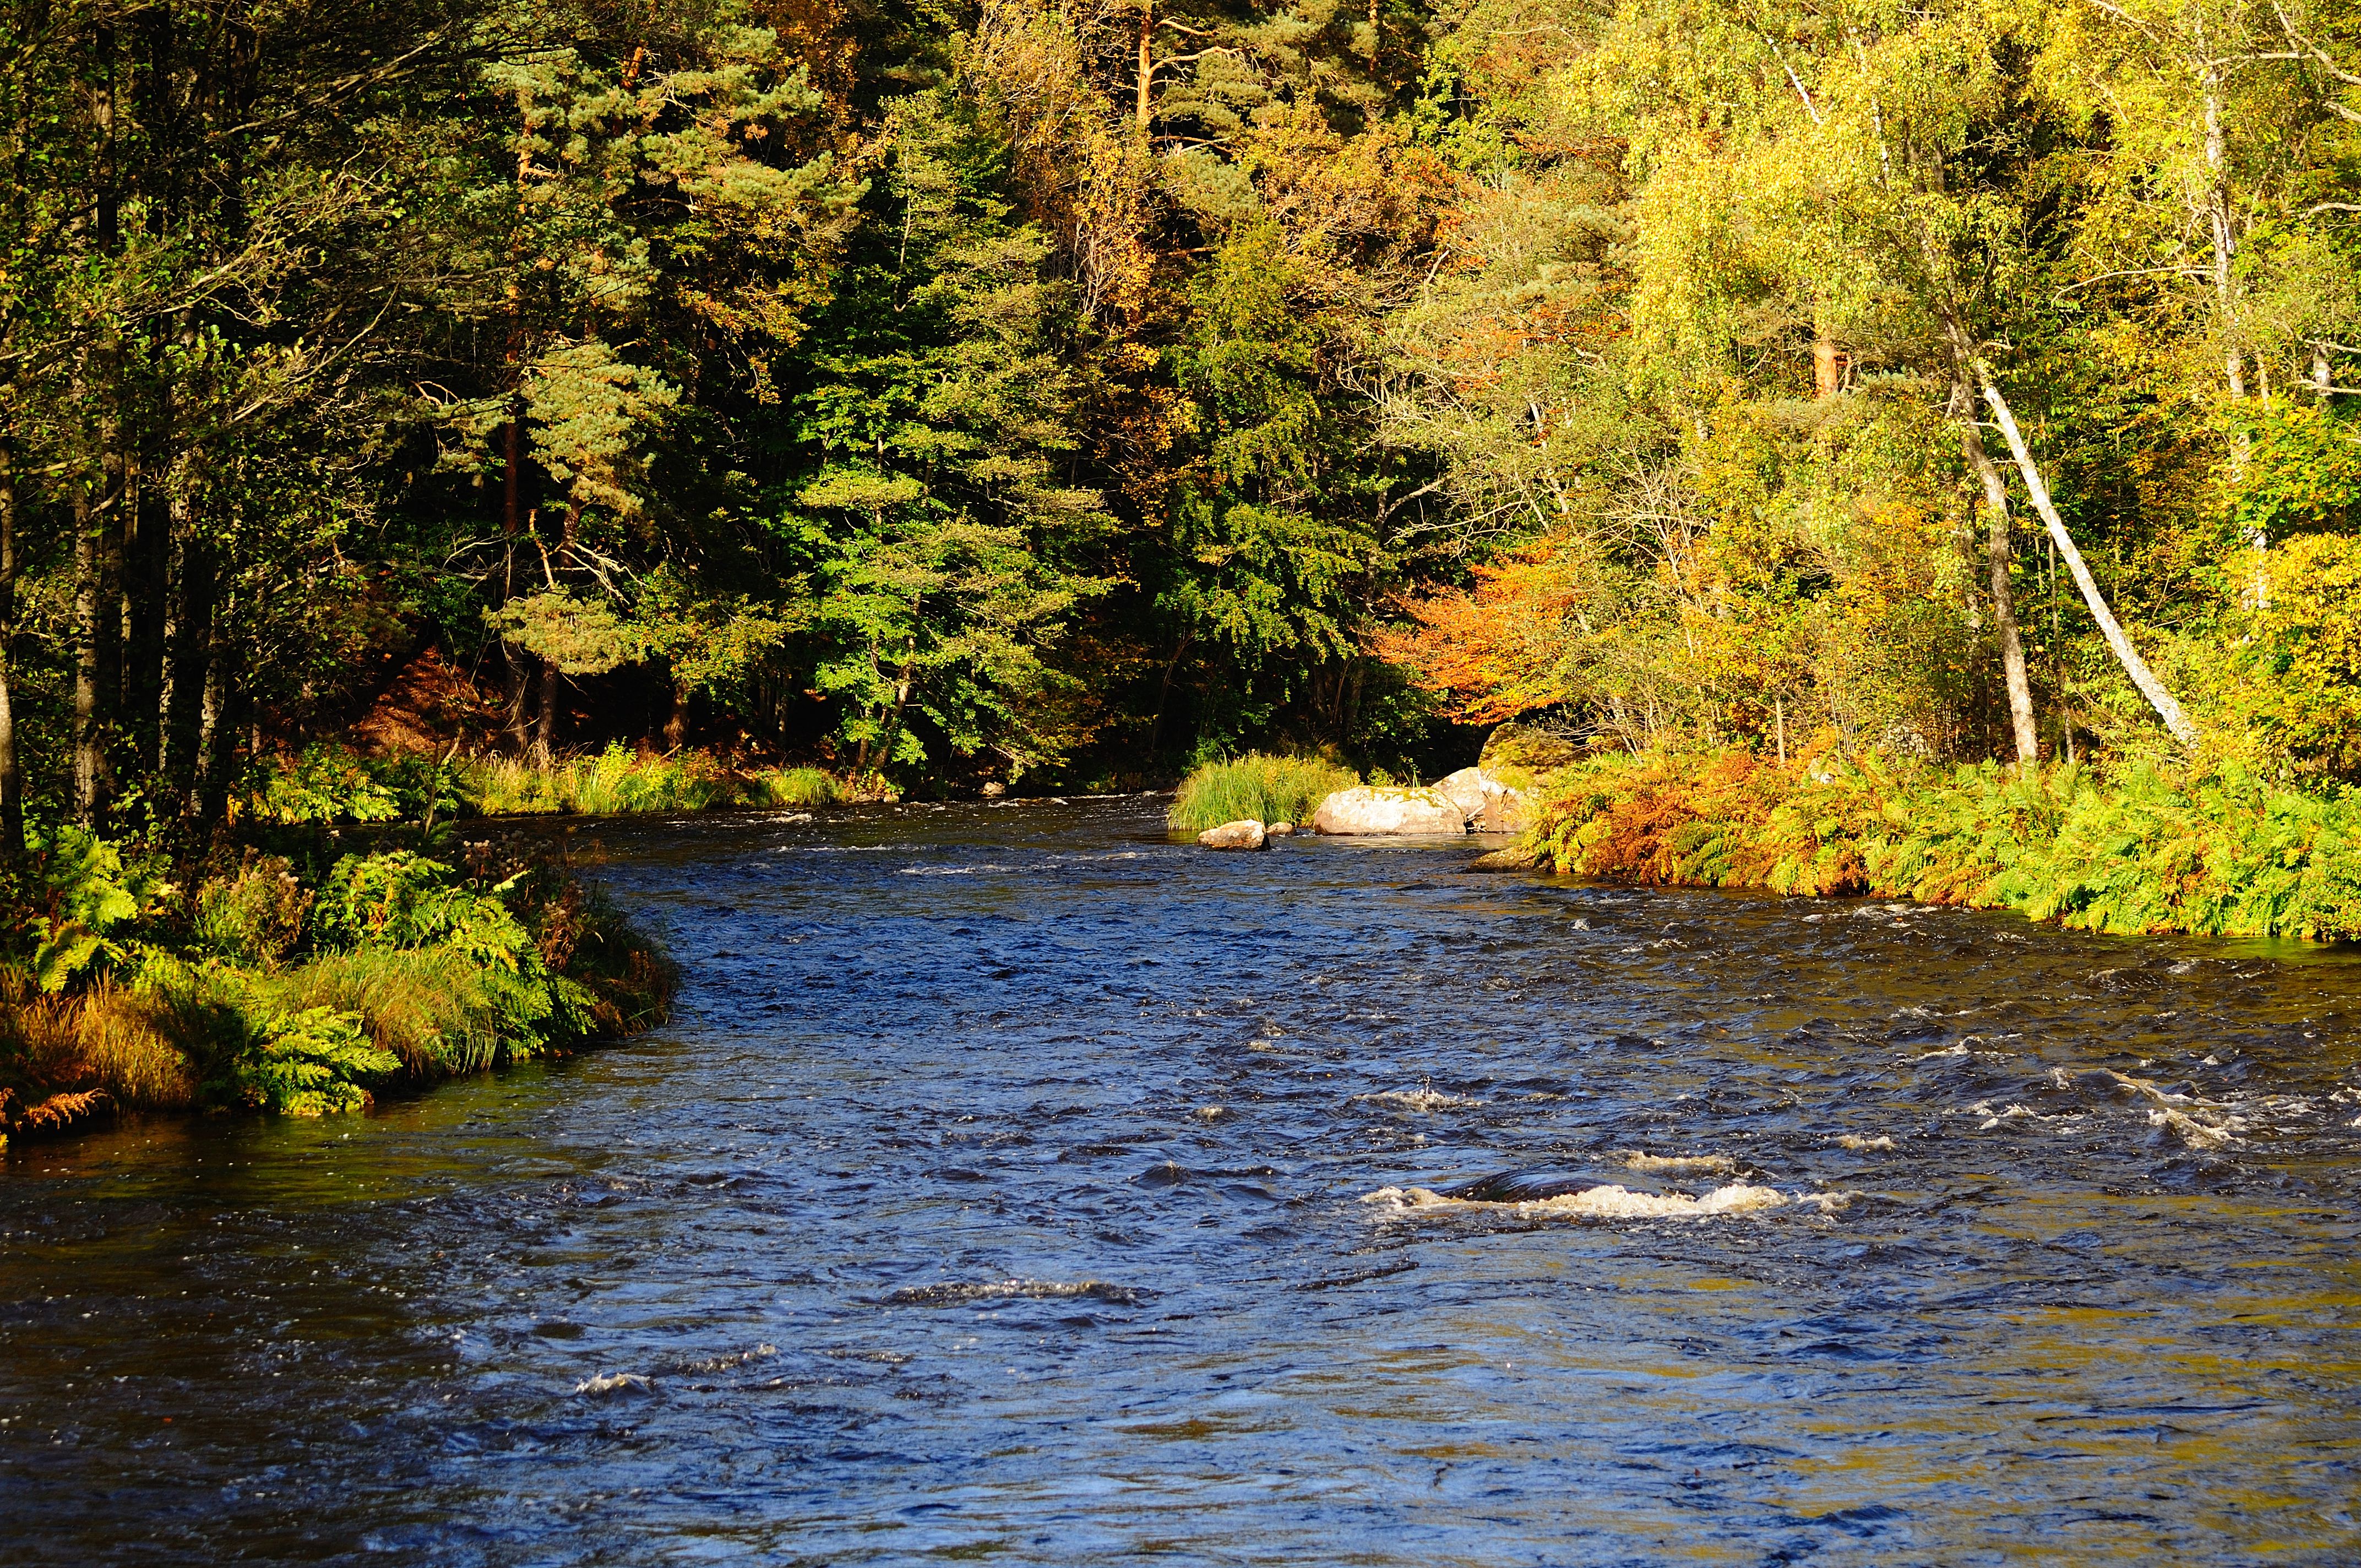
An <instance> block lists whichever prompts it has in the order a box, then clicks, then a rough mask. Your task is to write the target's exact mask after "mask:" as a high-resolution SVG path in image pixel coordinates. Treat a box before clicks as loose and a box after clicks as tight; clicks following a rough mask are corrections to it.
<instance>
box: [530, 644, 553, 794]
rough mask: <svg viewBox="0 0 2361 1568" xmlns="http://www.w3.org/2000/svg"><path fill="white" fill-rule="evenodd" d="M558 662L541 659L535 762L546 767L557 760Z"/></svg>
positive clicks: (534, 734) (534, 763)
mask: <svg viewBox="0 0 2361 1568" xmlns="http://www.w3.org/2000/svg"><path fill="white" fill-rule="evenodd" d="M557 674H558V672H557V662H556V661H555V660H554V659H544V660H542V661H541V705H540V706H541V712H540V714H539V716H538V719H539V721H538V722H537V723H536V724H534V726H533V766H535V767H537V768H546V767H548V766H550V765H551V764H552V763H554V762H555V761H556V760H557Z"/></svg>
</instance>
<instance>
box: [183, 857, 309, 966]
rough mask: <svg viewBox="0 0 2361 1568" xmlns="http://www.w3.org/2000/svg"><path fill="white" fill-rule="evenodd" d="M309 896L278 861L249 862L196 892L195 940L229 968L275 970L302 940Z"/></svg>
mask: <svg viewBox="0 0 2361 1568" xmlns="http://www.w3.org/2000/svg"><path fill="white" fill-rule="evenodd" d="M311 909H312V894H311V890H310V889H308V888H306V887H305V886H304V885H303V884H302V883H301V882H298V881H297V880H296V878H295V872H294V868H293V867H292V866H291V865H289V864H288V862H287V861H285V860H284V859H283V858H281V857H280V856H277V855H270V856H266V857H264V858H262V859H260V860H258V861H249V862H248V863H247V865H245V866H244V867H242V868H240V869H239V871H238V872H237V874H236V876H234V877H217V878H214V879H213V880H211V881H209V882H206V883H203V885H202V886H200V887H199V888H198V890H197V898H196V919H195V922H194V926H195V934H196V938H197V940H198V942H199V943H200V944H202V945H203V947H204V948H206V949H208V950H210V951H212V952H214V953H216V954H218V955H220V956H221V957H223V958H225V959H229V960H230V961H231V962H233V963H241V964H252V965H256V966H258V967H260V968H262V969H277V968H278V967H279V966H280V964H282V963H284V962H285V961H286V959H287V958H288V956H289V955H290V954H291V953H292V952H294V950H295V948H297V946H298V945H299V944H301V943H302V940H303V927H304V919H305V916H308V915H309V914H310V913H311Z"/></svg>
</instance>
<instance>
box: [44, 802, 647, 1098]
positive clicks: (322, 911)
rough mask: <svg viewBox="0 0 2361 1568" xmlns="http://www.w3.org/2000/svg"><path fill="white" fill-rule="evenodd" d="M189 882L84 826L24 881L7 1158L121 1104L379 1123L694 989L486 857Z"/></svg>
mask: <svg viewBox="0 0 2361 1568" xmlns="http://www.w3.org/2000/svg"><path fill="white" fill-rule="evenodd" d="M102 851H103V852H102ZM189 880H190V882H191V883H192V886H191V887H189V889H188V890H187V891H185V892H183V891H181V888H180V886H179V885H178V884H176V883H173V882H170V881H168V880H165V879H163V878H162V877H160V876H159V875H157V874H155V872H154V869H153V868H152V867H148V866H146V865H144V864H143V863H141V861H139V859H138V857H137V856H134V857H132V858H131V859H130V860H129V861H126V857H125V855H124V854H123V852H122V851H121V850H119V849H118V848H117V847H115V846H113V845H105V844H102V843H100V842H99V841H97V840H91V839H89V838H88V836H87V835H81V834H78V833H77V831H76V830H74V829H62V830H60V831H59V832H58V833H56V834H54V835H52V836H51V837H50V838H49V840H48V841H47V844H46V847H45V849H44V851H43V852H42V853H41V854H40V855H38V856H36V857H34V859H33V860H32V861H31V862H30V863H29V865H28V866H27V868H25V869H23V870H22V871H20V872H18V873H17V875H16V879H15V883H16V885H15V886H14V887H13V889H12V891H11V895H10V903H11V906H12V909H13V912H14V917H13V919H12V921H11V923H10V942H9V951H8V952H7V954H5V958H4V959H0V1142H5V1137H6V1135H8V1134H9V1133H11V1132H16V1133H26V1132H44V1131H54V1130H58V1129H60V1128H62V1127H64V1126H67V1125H70V1124H73V1123H76V1122H80V1121H82V1120H86V1119H88V1118H89V1117H90V1116H92V1115H93V1114H97V1113H101V1112H104V1111H106V1110H110V1109H112V1110H173V1109H188V1108H197V1107H223V1108H228V1107H245V1108H249V1109H255V1110H265V1111H274V1112H280V1113H291V1114H298V1115H322V1114H328V1113H337V1112H346V1111H354V1110H358V1109H360V1108H362V1107H363V1106H365V1105H367V1104H368V1102H369V1099H370V1097H371V1096H372V1094H374V1093H375V1092H377V1091H381V1090H383V1089H385V1088H388V1087H390V1086H392V1085H395V1084H398V1083H402V1082H427V1081H431V1080H435V1079H439V1078H444V1077H447V1076H450V1075H452V1074H455V1073H461V1072H469V1071H474V1070H478V1069H483V1068H487V1067H490V1066H493V1065H495V1064H497V1063H500V1062H502V1061H509V1060H514V1059H518V1058H528V1057H533V1056H542V1055H548V1054H552V1053H562V1052H564V1051H566V1050H568V1049H570V1048H572V1047H574V1046H576V1045H577V1044H579V1043H581V1042H584V1041H587V1040H590V1039H593V1038H598V1037H605V1036H617V1035H622V1034H626V1033H630V1032H631V1031H633V1030H636V1029H642V1028H645V1027H648V1026H650V1025H653V1024H654V1023H657V1022H659V1021H661V1019H662V1018H663V1016H664V1010H665V1007H666V1005H667V1003H669V1001H670V998H671V995H672V992H673V989H674V985H675V979H676V977H675V971H674V970H673V968H672V966H671V964H670V963H669V962H668V961H667V960H666V959H664V956H663V954H662V953H661V952H660V951H658V950H657V949H656V948H654V947H653V946H652V945H651V944H650V943H649V942H648V941H647V940H646V939H645V938H642V937H641V936H640V935H639V934H638V933H637V932H636V931H634V930H633V929H632V927H631V926H630V924H629V923H628V922H626V921H625V920H624V919H623V918H622V916H621V915H620V912H619V911H617V910H616V909H615V907H614V906H613V905H611V904H610V903H609V901H608V900H607V898H606V896H605V894H603V893H602V892H601V891H600V890H599V889H598V888H596V887H594V886H589V885H587V884H585V883H580V882H577V881H576V880H575V879H574V878H573V877H572V876H570V875H569V874H567V873H566V872H565V871H564V870H562V869H561V868H558V867H556V866H554V865H551V864H549V863H547V862H546V861H506V860H501V859H500V858H499V857H497V856H495V855H494V854H493V853H492V852H491V851H490V850H489V848H488V847H484V846H476V847H474V850H473V852H472V854H471V855H470V856H469V857H468V858H467V860H466V861H465V862H464V863H457V864H455V863H451V862H448V861H442V860H437V859H434V858H432V857H430V856H427V855H423V854H420V853H417V852H414V851H411V850H389V851H383V852H379V853H374V854H347V855H344V856H341V857H339V858H337V859H335V860H334V861H326V862H324V863H322V864H316V865H314V866H312V867H309V868H303V867H298V866H297V865H295V864H294V863H292V862H291V861H288V860H286V859H283V858H280V857H276V856H266V855H260V854H258V852H256V851H253V850H248V851H247V852H246V854H245V856H244V858H243V859H242V860H238V861H230V862H227V863H218V864H215V865H213V866H211V867H210V868H208V867H204V866H200V867H198V868H196V870H195V873H194V874H193V875H192V877H191V878H190V879H189Z"/></svg>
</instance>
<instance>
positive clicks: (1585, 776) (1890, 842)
mask: <svg viewBox="0 0 2361 1568" xmlns="http://www.w3.org/2000/svg"><path fill="white" fill-rule="evenodd" d="M1539 798H1540V801H1541V805H1540V806H1539V809H1538V813H1537V815H1538V821H1537V822H1536V824H1535V825H1534V827H1533V828H1532V829H1531V830H1530V831H1529V832H1528V834H1527V836H1526V838H1525V839H1524V842H1523V846H1522V849H1521V851H1520V852H1521V853H1523V854H1526V855H1529V856H1530V857H1531V859H1532V862H1533V863H1534V864H1536V865H1546V866H1550V867H1553V868H1554V869H1555V870H1557V871H1559V872H1572V873H1578V874H1581V875H1585V876H1595V877H1601V878H1608V879H1612V880H1620V881H1628V882H1636V883H1658V884H1664V885H1687V886H1709V887H1762V888H1768V889H1771V890H1772V891H1773V892H1778V893H1795V894H1874V895H1879V896H1884V897H1892V898H1912V899H1917V900H1920V901H1923V902H1927V903H1933V904H1957V905H1972V906H1975V907H1980V908H2006V909H2014V910H2017V911H2019V912H2020V913H2022V914H2025V915H2027V916H2031V917H2033V918H2035V919H2038V920H2049V919H2055V920H2058V921H2059V922H2060V923H2062V924H2064V925H2068V926H2072V927H2081V928H2083V929H2088V930H2097V931H2116V932H2146V931H2186V932H2192V933H2198V934H2202V935H2213V936H2254V937H2262V936H2277V937H2299V938H2312V939H2318V940H2332V941H2344V940H2353V939H2356V938H2361V796H2357V795H2355V794H2354V793H2352V792H2350V791H2347V790H2345V789H2342V788H2339V789H2335V790H2334V791H2333V792H2323V793H2319V794H2309V793H2302V792H2298V791H2295V790H2291V789H2288V788H2285V787H2282V786H2279V785H2275V784H2268V783H2265V782H2263V781H2260V780H2257V779H2254V778H2251V777H2246V776H2241V775H2238V774H2235V773H2221V772H2216V773H2204V774H2195V773H2191V774H2188V775H2176V774H2173V773H2167V772H2164V771H2161V770H2158V769H2156V768H2153V767H2144V766H2131V767H2125V768H2122V769H2120V770H2114V771H2105V770H2101V769H2096V768H2092V767H2087V766H2073V765H2065V766H2058V767H2052V768H2048V769H2044V770H2042V771H2040V772H2038V773H2035V774H2033V775H2031V776H2028V777H2020V776H2018V775H2017V774H2016V773H2014V772H2013V771H2010V770H2006V769H2003V768H2001V767H1999V766H1997V765H1995V764H1992V763H1985V764H1982V765H1980V766H1972V767H1962V768H1958V769H1955V770H1942V769H1937V768H1933V767H1926V766H1913V765H1908V764H1903V763H1897V762H1893V761H1891V760H1887V759H1881V758H1876V757H1858V758H1852V759H1849V760H1845V761H1841V762H1839V761H1831V760H1826V759H1823V760H1820V761H1817V762H1809V763H1806V764H1802V765H1799V766H1796V767H1794V768H1779V767H1775V766H1773V765H1772V764H1770V763H1767V762H1763V761H1762V760H1761V759H1759V758H1757V757H1754V756H1752V755H1751V754H1749V753H1745V752H1724V753H1719V754H1712V755H1707V756H1698V755H1695V754H1681V755H1674V754H1663V753H1659V754H1649V755H1642V756H1638V757H1632V756H1627V755H1622V754H1616V755H1610V756H1598V757H1594V758H1590V759H1587V760H1586V761H1584V762H1579V763H1576V764H1575V765H1573V766H1570V767H1567V768H1564V769H1560V770H1558V771H1557V772H1555V773H1553V774H1552V775H1550V776H1549V777H1548V778H1547V779H1546V780H1544V781H1543V783H1542V784H1541V787H1540V792H1539Z"/></svg>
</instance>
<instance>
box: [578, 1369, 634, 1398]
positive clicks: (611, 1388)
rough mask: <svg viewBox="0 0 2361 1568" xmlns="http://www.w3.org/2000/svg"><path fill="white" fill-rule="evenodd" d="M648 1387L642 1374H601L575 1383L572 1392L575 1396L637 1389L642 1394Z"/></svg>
mask: <svg viewBox="0 0 2361 1568" xmlns="http://www.w3.org/2000/svg"><path fill="white" fill-rule="evenodd" d="M648 1386H649V1385H648V1379H647V1376H646V1374H644V1373H640V1372H602V1373H600V1374H598V1376H596V1377H588V1378H585V1379H583V1380H582V1381H581V1382H579V1383H577V1384H576V1385H575V1386H574V1391H575V1392H576V1393H577V1394H616V1393H620V1392H621V1391H622V1390H624V1389H626V1388H637V1389H640V1390H641V1391H642V1392H644V1391H645V1390H646V1389H647V1387H648Z"/></svg>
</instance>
